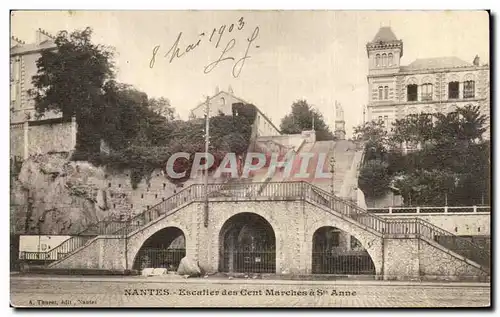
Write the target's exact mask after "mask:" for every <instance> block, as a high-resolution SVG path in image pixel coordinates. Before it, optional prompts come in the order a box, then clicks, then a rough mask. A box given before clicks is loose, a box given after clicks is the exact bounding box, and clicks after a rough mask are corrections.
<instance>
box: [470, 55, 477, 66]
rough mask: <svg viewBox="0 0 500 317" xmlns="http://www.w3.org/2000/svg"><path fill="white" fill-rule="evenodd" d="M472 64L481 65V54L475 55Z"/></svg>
mask: <svg viewBox="0 0 500 317" xmlns="http://www.w3.org/2000/svg"><path fill="white" fill-rule="evenodd" d="M472 64H474V66H479V56H477V55H476V57H474V61H473V62H472Z"/></svg>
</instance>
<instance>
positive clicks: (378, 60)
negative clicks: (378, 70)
mask: <svg viewBox="0 0 500 317" xmlns="http://www.w3.org/2000/svg"><path fill="white" fill-rule="evenodd" d="M375 66H377V67H379V66H380V54H377V55H376V56H375Z"/></svg>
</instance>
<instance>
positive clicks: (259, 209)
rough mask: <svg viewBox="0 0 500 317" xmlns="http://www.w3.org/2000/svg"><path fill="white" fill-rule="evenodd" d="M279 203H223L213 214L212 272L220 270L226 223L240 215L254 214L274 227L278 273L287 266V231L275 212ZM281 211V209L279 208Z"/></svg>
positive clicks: (210, 248)
mask: <svg viewBox="0 0 500 317" xmlns="http://www.w3.org/2000/svg"><path fill="white" fill-rule="evenodd" d="M277 205H280V204H279V203H278V202H272V203H267V202H246V203H245V204H242V203H238V202H221V203H220V204H219V205H218V206H219V208H220V209H219V211H218V213H212V214H213V215H214V218H213V221H212V222H211V232H212V234H211V236H210V247H209V252H210V254H209V256H208V257H209V259H210V263H212V264H211V267H210V268H209V269H210V270H211V271H217V270H218V269H219V263H220V253H221V251H220V248H219V247H220V246H219V244H220V239H219V233H220V232H221V229H222V226H223V225H224V223H225V222H226V221H227V220H228V219H230V218H231V217H233V216H235V215H237V214H240V213H244V212H247V213H254V214H256V215H258V216H261V217H262V218H264V219H265V220H266V221H267V222H268V223H269V224H270V225H271V227H272V229H273V231H274V235H275V238H276V240H275V242H276V250H277V252H276V272H278V271H279V270H281V266H282V265H285V264H286V262H287V259H286V255H284V254H283V252H282V250H283V248H286V246H287V244H286V241H285V239H286V231H284V230H283V229H282V228H281V227H280V226H281V225H282V224H281V222H280V219H281V217H280V215H279V212H273V210H275V208H277ZM279 208H280V210H281V207H279Z"/></svg>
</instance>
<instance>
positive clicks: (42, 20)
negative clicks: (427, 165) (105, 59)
mask: <svg viewBox="0 0 500 317" xmlns="http://www.w3.org/2000/svg"><path fill="white" fill-rule="evenodd" d="M231 24H234V26H232V27H231ZM87 26H90V27H92V28H93V30H94V35H93V41H94V42H95V43H99V44H104V45H108V46H111V47H114V49H115V65H116V71H117V79H118V80H119V81H121V82H123V83H128V84H131V85H133V86H135V87H136V88H137V89H140V90H142V91H144V92H146V93H147V94H148V96H150V97H165V98H168V99H170V101H171V103H172V106H174V107H175V108H176V111H177V112H178V113H179V114H180V116H181V118H183V119H187V117H188V114H189V110H191V109H192V108H194V107H195V106H196V105H198V104H199V103H200V102H202V101H203V100H204V99H205V98H206V96H211V95H213V94H214V92H215V90H216V87H219V89H221V90H226V91H227V89H228V87H229V86H231V87H232V89H233V91H234V94H235V95H236V96H238V97H240V98H242V99H244V100H246V101H248V102H251V103H253V104H255V105H256V106H257V107H258V108H259V109H261V110H262V111H263V112H264V113H265V114H267V115H268V117H270V118H271V120H272V121H273V122H274V123H275V125H277V126H278V125H279V123H280V121H281V118H282V117H284V116H285V115H286V114H287V113H289V112H290V106H291V105H292V103H293V102H294V101H296V100H298V99H306V100H307V101H308V103H309V104H312V105H313V107H315V108H316V109H317V110H319V111H320V112H321V113H322V114H323V115H324V117H325V120H326V122H327V124H328V125H330V127H332V130H333V126H334V118H335V114H334V109H335V106H334V105H335V100H337V101H338V102H340V104H341V105H342V107H343V109H344V116H345V121H346V129H347V135H348V136H350V135H351V133H352V127H353V126H355V125H358V124H360V123H362V121H363V107H364V105H366V104H367V100H368V88H367V79H366V75H367V72H368V59H367V54H366V43H367V42H369V41H371V40H372V39H373V37H374V36H375V34H376V33H377V31H378V29H379V28H380V27H381V26H390V27H391V28H392V30H393V31H394V33H395V35H396V36H397V37H398V38H399V39H402V40H403V46H404V55H403V57H402V60H401V65H407V64H410V63H411V62H412V61H414V60H415V59H416V58H429V57H440V56H457V57H459V58H461V59H463V60H465V61H467V62H472V60H473V58H474V57H475V56H476V55H478V56H479V57H480V58H481V61H482V62H487V61H488V60H489V16H488V15H487V13H486V12H484V11H475V12H474V11H428V12H423V11H15V12H13V14H12V17H11V32H12V35H14V36H16V37H18V38H20V39H21V40H24V41H25V42H34V41H35V31H36V30H37V29H38V28H42V29H44V30H46V31H47V32H49V33H51V34H56V33H57V32H58V31H60V30H68V31H73V30H76V29H83V28H85V27H87ZM223 26H225V27H224V28H223ZM214 29H215V30H216V31H215V32H213V31H214ZM230 30H231V31H230ZM219 31H222V32H219ZM212 33H213V35H212ZM219 33H222V35H220V36H219ZM179 34H180V38H179ZM201 34H203V35H201ZM210 37H211V38H212V39H211V41H210ZM219 37H220V40H219ZM177 39H179V40H178V41H177ZM198 40H200V42H199V44H198V45H196V43H197V41H198ZM176 42H177V48H178V49H179V51H178V53H177V55H175V56H174V57H173V59H172V56H173V51H174V50H175V47H176V46H175V44H176ZM217 42H218V45H217ZM189 45H191V46H189ZM188 46H189V47H188ZM226 48H227V49H226ZM171 49H172V50H171ZM169 50H171V52H170V53H169ZM186 50H187V51H188V52H186ZM154 52H155V54H153V53H154ZM221 55H222V58H220V57H221ZM153 56H154V63H152V57H153ZM179 56H180V57H179ZM245 56H246V57H247V58H244V57H245ZM228 57H231V58H233V59H226V60H222V61H220V62H219V63H217V60H218V59H223V58H228ZM210 65H211V66H210ZM151 66H152V67H151ZM207 66H208V67H207Z"/></svg>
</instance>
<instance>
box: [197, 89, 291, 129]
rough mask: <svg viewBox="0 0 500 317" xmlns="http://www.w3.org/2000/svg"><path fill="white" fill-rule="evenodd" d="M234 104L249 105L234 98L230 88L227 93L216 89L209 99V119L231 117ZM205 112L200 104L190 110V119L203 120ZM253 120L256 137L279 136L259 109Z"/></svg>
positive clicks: (271, 123)
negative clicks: (219, 116) (221, 116)
mask: <svg viewBox="0 0 500 317" xmlns="http://www.w3.org/2000/svg"><path fill="white" fill-rule="evenodd" d="M235 103H244V104H250V103H249V102H247V101H245V100H243V99H241V98H239V97H236V96H235V95H234V93H233V90H232V89H231V87H229V89H228V91H227V92H226V91H223V90H219V89H218V88H217V89H216V91H215V94H214V95H213V96H212V97H209V104H210V114H209V115H210V117H213V116H217V115H220V114H224V115H226V116H229V115H233V110H232V106H233V104H235ZM256 108H257V107H256ZM205 111H206V103H205V102H203V103H200V104H199V105H198V106H196V107H195V108H194V109H192V110H191V113H190V117H191V118H203V117H204V116H205ZM255 120H256V125H257V127H258V136H274V135H280V134H281V133H280V131H279V129H278V128H277V127H276V126H275V125H274V124H273V122H272V121H271V120H270V119H269V118H268V117H267V116H266V115H265V114H264V113H263V112H262V111H261V110H260V109H259V108H257V117H256V118H255Z"/></svg>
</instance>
